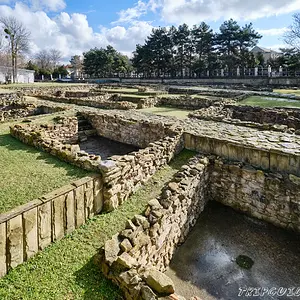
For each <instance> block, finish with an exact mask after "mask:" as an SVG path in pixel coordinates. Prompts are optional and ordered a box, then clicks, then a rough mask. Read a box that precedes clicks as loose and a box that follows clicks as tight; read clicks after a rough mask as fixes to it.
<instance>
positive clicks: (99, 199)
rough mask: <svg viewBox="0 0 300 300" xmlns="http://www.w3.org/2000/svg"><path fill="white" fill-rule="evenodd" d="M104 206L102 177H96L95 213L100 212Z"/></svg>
mask: <svg viewBox="0 0 300 300" xmlns="http://www.w3.org/2000/svg"><path fill="white" fill-rule="evenodd" d="M102 208H103V183H102V178H95V179H94V213H96V214H99V213H100V212H101V211H102Z"/></svg>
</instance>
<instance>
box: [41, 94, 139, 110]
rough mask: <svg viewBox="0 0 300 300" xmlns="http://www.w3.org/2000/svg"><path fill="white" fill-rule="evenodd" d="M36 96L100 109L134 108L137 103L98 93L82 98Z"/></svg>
mask: <svg viewBox="0 0 300 300" xmlns="http://www.w3.org/2000/svg"><path fill="white" fill-rule="evenodd" d="M37 97H38V98H40V99H43V100H50V101H53V102H59V103H68V104H75V105H79V106H90V107H95V108H101V109H124V110H129V109H135V108H137V105H135V104H134V103H131V102H127V101H115V99H114V98H115V95H113V96H112V95H109V94H106V95H98V96H93V97H83V98H75V97H71V98H67V97H61V96H60V97H57V96H48V95H37Z"/></svg>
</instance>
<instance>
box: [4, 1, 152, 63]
mask: <svg viewBox="0 0 300 300" xmlns="http://www.w3.org/2000/svg"><path fill="white" fill-rule="evenodd" d="M0 15H1V16H15V17H16V18H17V19H18V20H21V21H22V23H23V24H24V26H25V27H26V28H27V29H28V30H29V31H30V32H31V43H30V44H31V47H30V48H31V56H33V55H34V53H36V52H38V51H39V50H41V49H50V48H55V49H58V50H60V51H61V52H62V53H63V59H64V61H65V62H67V61H68V60H69V59H70V57H71V56H72V55H75V54H81V53H82V52H84V51H88V50H89V49H91V48H94V47H106V46H107V45H109V44H111V45H112V46H113V47H115V48H116V49H117V50H118V51H121V52H122V53H124V54H130V53H131V52H132V51H134V50H135V45H136V44H137V43H143V42H144V40H145V38H146V37H147V36H148V35H149V33H150V32H151V30H152V28H153V27H152V25H151V24H150V23H148V22H142V21H136V22H131V23H130V25H129V26H127V27H124V26H114V27H112V28H105V27H102V28H100V30H99V31H98V32H96V31H94V30H93V28H92V27H91V26H90V25H89V23H88V19H87V16H86V15H84V14H79V13H74V14H68V13H66V12H61V13H58V14H56V15H55V16H54V17H52V18H51V17H50V16H49V15H48V14H47V13H46V12H44V11H41V10H38V11H35V10H33V9H32V8H31V7H29V6H28V5H25V4H22V3H16V4H15V6H14V7H13V8H12V7H9V6H7V5H0Z"/></svg>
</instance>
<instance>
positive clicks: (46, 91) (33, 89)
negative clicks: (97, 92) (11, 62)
mask: <svg viewBox="0 0 300 300" xmlns="http://www.w3.org/2000/svg"><path fill="white" fill-rule="evenodd" d="M94 87H96V85H93V84H76V85H75V84H71V85H70V84H64V85H63V86H62V85H60V86H55V85H54V86H47V85H45V86H38V85H37V86H32V85H31V86H28V87H26V86H22V87H18V91H20V92H22V93H24V94H25V95H27V96H37V95H49V96H50V95H55V94H57V93H58V92H60V93H64V92H66V91H74V90H76V91H89V90H90V89H91V88H94ZM5 89H8V90H15V89H16V87H15V86H11V87H10V86H9V85H8V86H5Z"/></svg>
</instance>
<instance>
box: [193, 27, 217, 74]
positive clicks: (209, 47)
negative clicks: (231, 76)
mask: <svg viewBox="0 0 300 300" xmlns="http://www.w3.org/2000/svg"><path fill="white" fill-rule="evenodd" d="M191 34H192V39H193V44H194V47H195V60H194V64H193V70H194V71H195V72H196V73H198V74H200V73H201V72H203V71H204V70H206V69H211V68H212V64H211V62H212V60H211V58H212V56H213V54H214V53H213V51H214V32H213V30H212V29H211V28H210V27H209V26H208V25H207V24H206V23H205V22H202V23H201V24H200V25H199V26H196V25H195V26H194V27H193V29H192V31H191Z"/></svg>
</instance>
